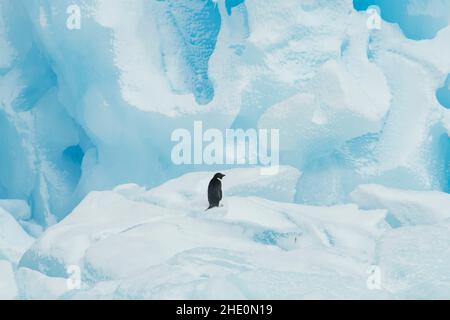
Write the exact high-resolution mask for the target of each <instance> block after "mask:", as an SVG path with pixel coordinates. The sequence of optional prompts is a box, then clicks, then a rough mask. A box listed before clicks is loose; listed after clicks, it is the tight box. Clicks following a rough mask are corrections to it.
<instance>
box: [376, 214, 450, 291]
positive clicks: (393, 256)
mask: <svg viewBox="0 0 450 320" xmlns="http://www.w3.org/2000/svg"><path fill="white" fill-rule="evenodd" d="M449 243H450V220H449V219H447V220H446V222H445V223H442V224H439V225H428V226H414V227H405V228H399V229H395V230H393V231H391V232H389V233H387V234H386V236H385V237H383V239H382V240H381V241H380V244H379V246H378V247H377V258H376V261H377V264H378V265H379V267H380V270H381V276H382V286H383V288H384V289H386V290H387V291H389V292H392V293H395V295H396V297H397V298H403V299H448V297H449V295H450V278H449V277H448V270H449V268H450V259H448V257H449V255H450V246H449Z"/></svg>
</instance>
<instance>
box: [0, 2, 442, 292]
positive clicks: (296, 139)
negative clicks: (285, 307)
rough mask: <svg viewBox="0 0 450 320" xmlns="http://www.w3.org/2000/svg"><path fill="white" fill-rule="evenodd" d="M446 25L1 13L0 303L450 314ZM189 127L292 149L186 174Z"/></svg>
mask: <svg viewBox="0 0 450 320" xmlns="http://www.w3.org/2000/svg"><path fill="white" fill-rule="evenodd" d="M373 4H375V5H378V6H379V7H380V9H381V10H380V12H381V15H382V18H383V21H382V24H381V28H380V29H376V30H371V29H370V28H367V20H368V18H369V14H370V13H369V12H366V11H364V10H366V9H367V7H368V6H370V5H373ZM69 5H78V6H79V9H80V13H81V16H80V18H81V28H80V29H73V30H71V29H68V28H66V22H67V21H66V20H67V18H68V16H67V14H66V12H67V7H68V6H69ZM230 6H232V7H230ZM449 6H450V2H449V1H448V0H442V1H441V0H439V1H427V2H426V3H425V2H424V1H421V0H407V1H402V3H401V4H400V5H398V6H393V5H392V1H387V0H386V1H385V0H355V1H353V0H343V1H298V0H277V1H258V0H246V1H237V2H236V3H233V4H232V5H230V3H229V2H228V1H225V0H214V1H213V0H205V1H193V0H183V1H178V0H167V1H146V0H133V1H131V0H130V1H123V0H98V1H81V0H70V1H69V0H58V1H54V0H42V1H27V0H2V1H0V271H1V272H0V277H1V279H0V280H1V282H0V297H5V298H22V299H38V298H46V299H47V298H48V299H57V298H62V299H83V298H87V299H104V298H136V299H145V298H150V299H156V298H178V299H185V298H194V299H200V298H208V299H210V298H217V299H222V298H242V299H246V298H250V299H251V298H253V299H267V298H288V299H291V298H304V299H312V298H356V299H364V298H374V299H378V298H442V297H445V296H446V295H447V296H448V293H449V292H448V288H449V287H450V286H449V284H448V276H447V271H446V270H448V263H449V260H448V259H447V258H446V256H448V252H447V251H448V248H447V247H448V245H446V244H448V243H449V242H448V241H449V239H448V237H447V234H448V225H449V222H448V221H449V220H448V219H450V216H449V215H450V212H449V210H448V208H449V204H450V203H449V194H448V192H450V137H449V136H450V110H449V109H448V108H446V105H445V103H443V102H442V92H444V94H445V86H446V84H447V83H446V82H447V79H448V77H449V74H450V59H448V52H450V41H448V40H449V39H450V26H449V25H448V22H449V14H448V13H447V11H448V10H446V9H448V8H449ZM419 12H420V13H421V14H420V15H418V13H419ZM418 26H420V28H419V27H418ZM424 26H426V27H424ZM194 121H202V122H203V127H204V129H205V130H206V129H217V130H219V131H221V132H223V131H224V130H226V129H244V130H246V129H275V130H279V133H280V141H279V146H280V154H279V159H280V168H279V172H278V174H277V175H273V176H264V175H261V174H260V170H261V168H259V167H257V166H255V167H252V166H240V167H237V166H231V165H227V166H219V165H217V166H210V165H207V164H200V165H195V166H194V165H192V166H190V165H189V166H188V165H186V166H179V165H175V164H174V163H173V161H172V159H171V150H172V147H173V146H174V145H173V143H172V141H171V139H170V138H171V135H172V133H173V132H174V130H177V129H180V128H181V129H182V128H186V129H187V130H190V129H191V128H192V127H193V124H194ZM219 171H220V172H223V173H224V174H226V177H225V178H224V180H223V188H224V190H223V191H224V200H223V206H222V207H219V208H216V209H214V210H210V211H205V209H206V208H207V207H208V204H207V201H206V190H207V186H208V182H209V180H210V179H211V177H212V176H213V175H214V173H216V172H219ZM72 265H77V266H79V267H80V268H81V271H82V273H81V276H82V279H81V280H82V287H81V288H80V289H78V290H70V289H69V288H68V287H67V277H68V271H67V268H68V267H69V266H72ZM370 266H376V267H379V268H380V270H381V273H382V277H381V288H380V290H369V289H368V288H367V285H366V282H367V278H368V274H367V269H368V268H369V267H370Z"/></svg>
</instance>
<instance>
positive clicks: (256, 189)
mask: <svg viewBox="0 0 450 320" xmlns="http://www.w3.org/2000/svg"><path fill="white" fill-rule="evenodd" d="M222 173H223V174H225V178H224V179H223V181H224V183H223V194H224V195H225V196H234V195H239V196H241V197H248V196H259V197H263V198H266V199H271V200H275V201H282V202H293V201H294V196H295V191H296V190H295V188H296V185H297V183H298V179H299V178H300V176H301V173H300V172H299V171H298V170H297V169H295V168H293V167H289V166H280V167H279V168H278V173H277V174H276V175H272V176H271V175H267V176H265V175H261V168H259V167H255V168H246V169H232V170H224V171H222ZM211 179H212V176H211V173H210V172H194V173H188V174H186V175H184V176H182V177H181V178H180V179H173V180H170V181H168V182H166V183H164V184H162V185H161V186H159V187H158V188H156V189H153V190H150V191H149V192H148V193H147V194H145V198H146V200H147V201H151V202H153V203H155V204H159V205H163V206H166V207H170V208H176V207H177V206H180V208H184V209H186V208H190V207H198V206H202V205H203V206H205V208H207V207H208V203H207V202H206V203H205V190H207V189H208V184H209V182H210V180H211ZM116 191H117V189H116Z"/></svg>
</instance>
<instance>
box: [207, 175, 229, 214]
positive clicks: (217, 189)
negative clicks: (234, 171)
mask: <svg viewBox="0 0 450 320" xmlns="http://www.w3.org/2000/svg"><path fill="white" fill-rule="evenodd" d="M223 177H225V175H224V174H222V173H216V174H215V175H214V178H212V180H211V181H210V182H209V186H208V202H209V208H208V209H206V210H209V209H212V208H215V207H218V206H219V204H220V201H221V200H222V178H223Z"/></svg>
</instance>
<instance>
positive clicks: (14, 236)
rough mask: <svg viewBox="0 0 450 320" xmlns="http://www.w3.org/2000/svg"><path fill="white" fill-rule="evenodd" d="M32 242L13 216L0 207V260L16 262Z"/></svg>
mask: <svg viewBox="0 0 450 320" xmlns="http://www.w3.org/2000/svg"><path fill="white" fill-rule="evenodd" d="M33 242H34V239H33V238H32V237H30V236H29V235H28V234H27V233H26V232H25V231H24V230H23V229H22V227H21V226H20V224H19V223H18V222H17V221H16V220H15V219H14V218H13V216H12V215H11V214H10V213H9V212H7V211H5V210H4V209H2V208H1V207H0V260H2V259H5V260H8V261H10V262H12V263H13V264H17V263H18V262H19V259H20V257H21V256H22V254H23V253H24V252H25V251H26V250H27V249H28V248H29V247H30V246H31V244H32V243H33Z"/></svg>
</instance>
